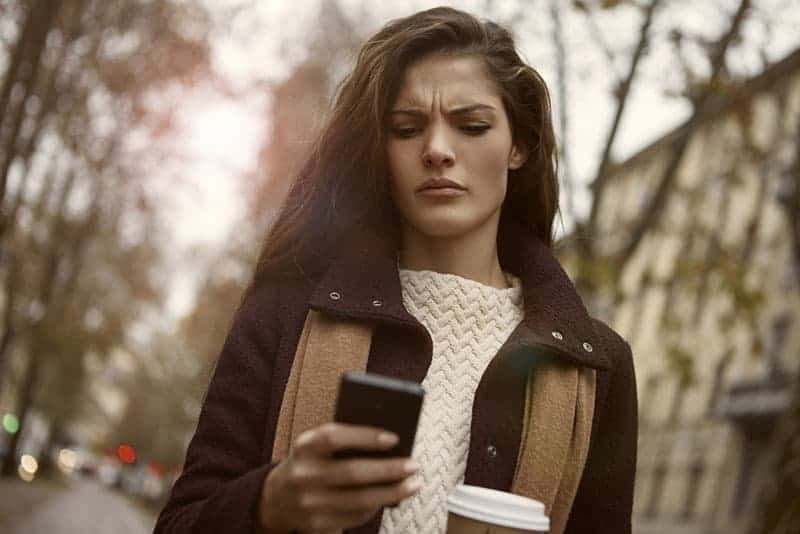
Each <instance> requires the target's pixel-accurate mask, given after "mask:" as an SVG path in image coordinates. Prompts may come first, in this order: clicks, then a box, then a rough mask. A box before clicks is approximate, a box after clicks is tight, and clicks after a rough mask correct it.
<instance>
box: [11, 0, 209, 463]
mask: <svg viewBox="0 0 800 534" xmlns="http://www.w3.org/2000/svg"><path fill="white" fill-rule="evenodd" d="M52 7H53V6H52V3H50V2H47V1H46V0H38V1H33V2H9V3H6V7H5V9H8V10H9V11H13V12H15V13H17V14H18V15H17V16H18V20H20V31H19V34H18V38H17V40H16V41H15V42H14V43H13V44H12V45H10V46H11V48H10V49H9V51H8V52H9V55H10V57H11V59H10V61H9V63H8V68H7V70H6V72H5V73H4V79H3V86H2V91H0V103H2V109H3V114H2V115H1V116H2V124H0V126H2V130H1V131H0V134H1V135H0V139H1V140H2V147H3V149H2V152H0V156H1V157H0V162H2V165H0V171H2V176H0V185H2V189H0V201H2V204H1V205H0V206H1V207H2V214H0V215H2V216H1V217H0V239H2V248H3V259H4V262H3V264H2V266H1V267H2V272H3V274H4V275H5V277H4V280H3V282H4V283H3V288H4V293H5V298H4V299H3V306H4V308H3V310H2V314H3V325H4V328H3V330H2V337H0V369H2V368H3V367H4V366H5V362H6V356H7V355H8V354H9V353H10V351H11V350H12V349H14V350H15V351H16V352H15V353H16V354H19V355H20V356H21V358H22V365H21V370H20V372H19V376H18V377H16V381H13V380H12V381H9V382H6V383H7V384H11V385H14V384H15V385H16V386H17V399H16V411H17V412H18V413H19V415H20V420H21V426H22V427H24V424H25V419H26V416H27V414H28V413H29V410H30V408H31V407H33V406H38V407H39V408H44V409H47V410H48V411H49V412H50V415H51V416H52V417H53V418H54V420H55V424H56V429H57V430H58V427H59V425H60V424H63V423H64V421H65V420H66V418H67V417H69V416H70V415H72V414H74V413H75V412H76V411H77V410H78V409H79V406H80V405H81V399H80V395H81V391H82V390H81V389H79V388H74V387H70V386H71V385H72V386H74V385H75V384H80V383H81V381H82V379H83V376H84V372H85V369H84V366H83V364H82V362H83V359H84V357H85V356H86V355H87V354H99V355H100V356H101V357H102V356H104V355H105V354H106V353H107V352H108V351H109V350H110V347H112V346H114V345H115V344H117V343H122V342H123V341H122V339H123V338H124V337H125V336H126V335H128V331H129V329H130V328H131V326H132V325H134V324H136V323H137V322H140V321H141V320H142V317H143V315H144V314H145V313H146V312H147V307H148V306H153V305H158V302H159V300H160V298H161V296H162V295H161V294H160V292H159V291H158V290H157V289H156V285H157V284H158V283H159V280H158V278H157V276H158V268H159V257H160V256H161V254H162V252H161V250H160V247H161V246H163V244H162V243H159V242H158V240H157V239H156V238H155V236H157V235H158V232H157V231H155V230H156V225H157V224H158V221H157V218H156V211H155V208H156V206H154V205H153V204H152V202H151V200H150V199H149V192H148V189H149V184H148V182H147V180H146V179H145V176H144V175H143V173H144V172H145V169H146V167H145V165H144V164H145V163H146V162H148V161H150V162H152V161H153V158H158V157H162V154H160V153H159V152H158V151H157V150H153V147H155V146H157V145H152V146H148V147H145V148H144V149H142V150H141V151H140V152H136V153H132V152H131V151H130V149H129V148H127V145H128V139H129V137H130V134H131V131H134V132H135V133H137V134H138V135H139V136H140V137H141V136H143V135H147V136H150V137H151V138H152V137H153V136H154V135H158V134H163V133H164V132H165V131H166V129H167V128H168V127H169V125H170V120H169V113H161V114H160V115H156V114H154V113H152V111H151V110H150V109H149V107H148V103H147V98H148V95H149V94H150V92H151V91H153V90H156V89H160V88H162V89H163V88H164V87H165V86H167V85H169V84H175V83H186V82H188V81H191V80H192V77H193V76H195V75H197V74H198V73H199V72H202V71H203V70H204V69H205V68H206V65H207V59H208V47H207V43H206V40H205V39H206V31H207V29H206V28H205V15H204V12H203V11H202V10H200V9H199V8H196V7H193V6H190V5H187V4H184V3H179V2H173V1H171V0H156V1H124V0H117V1H112V2H108V1H99V0H70V1H65V2H60V3H58V6H57V7H58V9H52ZM187 29H190V30H192V31H187ZM192 32H194V33H192ZM19 88H21V90H20V89H19ZM7 185H12V186H13V187H6V186H7ZM12 193H13V196H11V194H12ZM132 230H133V232H132ZM0 376H4V375H0ZM4 378H5V376H4ZM0 385H2V383H0ZM43 386H47V387H46V389H45V388H44V387H43ZM59 392H60V393H61V394H62V396H60V397H57V396H56V395H57V394H58V393H59ZM19 436H20V434H19V433H17V434H15V435H14V436H13V437H12V439H11V443H10V452H9V453H8V454H7V455H6V457H5V459H4V465H3V473H4V474H11V473H14V472H15V471H16V465H15V463H16V454H15V452H14V451H15V449H16V446H17V442H18V439H19Z"/></svg>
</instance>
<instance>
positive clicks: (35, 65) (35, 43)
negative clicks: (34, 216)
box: [0, 1, 61, 203]
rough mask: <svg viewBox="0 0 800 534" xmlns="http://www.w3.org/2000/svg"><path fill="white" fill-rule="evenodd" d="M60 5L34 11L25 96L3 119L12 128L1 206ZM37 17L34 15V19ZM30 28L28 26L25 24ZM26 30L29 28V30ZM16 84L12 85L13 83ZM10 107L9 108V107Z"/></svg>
mask: <svg viewBox="0 0 800 534" xmlns="http://www.w3.org/2000/svg"><path fill="white" fill-rule="evenodd" d="M60 5H61V2H57V3H50V2H47V1H43V2H39V4H37V6H38V7H39V9H38V10H32V11H31V15H32V17H31V18H32V21H31V24H33V26H34V28H33V30H32V31H33V36H32V38H31V43H30V52H29V53H28V54H27V62H28V64H29V65H30V73H29V74H28V76H27V78H26V79H25V82H24V84H25V89H24V90H25V96H24V97H23V98H22V100H21V101H20V104H19V106H17V107H16V109H13V110H10V109H4V113H3V118H6V117H8V118H10V120H11V125H10V129H9V134H8V138H7V139H5V140H4V143H3V145H4V147H3V151H2V153H1V154H2V160H0V203H2V202H3V199H5V194H6V186H7V184H8V171H9V169H10V168H11V164H12V162H13V161H14V157H15V156H16V147H17V138H18V137H19V130H20V127H21V126H22V121H23V119H24V118H25V103H26V102H27V100H28V98H29V97H30V96H31V95H32V94H33V93H34V91H35V88H36V79H37V77H38V75H39V72H40V70H41V68H40V65H39V63H40V62H41V57H42V52H43V51H44V48H45V45H46V43H47V35H48V33H50V28H51V27H52V25H53V22H54V21H55V17H56V13H58V9H59V7H60ZM34 15H35V16H34ZM26 25H27V24H26ZM26 29H27V28H26ZM12 85H13V82H12ZM7 107H8V106H6V108H7ZM6 111H9V113H6Z"/></svg>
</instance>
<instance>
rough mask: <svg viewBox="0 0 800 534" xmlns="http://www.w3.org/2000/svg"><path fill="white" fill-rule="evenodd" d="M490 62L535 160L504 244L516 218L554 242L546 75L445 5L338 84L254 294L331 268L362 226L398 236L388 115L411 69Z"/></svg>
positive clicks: (517, 190)
mask: <svg viewBox="0 0 800 534" xmlns="http://www.w3.org/2000/svg"><path fill="white" fill-rule="evenodd" d="M433 53H440V54H448V55H458V56H475V57H479V58H482V59H483V60H484V61H485V65H486V67H487V68H488V71H489V72H490V73H491V75H492V77H493V78H494V80H495V81H496V85H497V87H498V90H499V92H500V95H501V97H502V101H503V105H504V107H505V111H506V114H507V115H508V119H509V124H510V126H511V134H512V139H513V142H514V143H516V144H517V146H520V147H521V148H523V149H527V151H528V159H527V161H526V162H525V164H524V165H523V166H522V167H520V168H519V169H517V170H514V171H510V174H509V183H508V190H507V194H506V198H505V201H504V202H503V206H502V209H501V218H500V226H499V229H498V240H501V241H502V240H504V239H506V238H508V237H509V236H505V234H506V233H508V230H507V228H506V227H507V222H508V221H509V219H510V218H514V219H516V220H517V221H519V222H522V223H523V224H525V225H527V226H528V227H529V228H531V229H532V230H533V231H534V232H535V234H536V235H537V236H538V237H539V238H540V239H541V240H542V241H543V242H544V243H545V244H546V245H547V246H552V240H553V237H552V231H553V219H554V217H555V215H556V213H557V211H558V180H557V177H556V172H557V171H556V168H557V159H556V150H555V135H554V133H553V126H552V119H551V112H550V96H549V93H548V90H547V86H546V85H545V83H544V80H543V79H542V77H541V76H540V75H539V73H537V72H536V71H535V70H534V69H533V68H531V67H530V66H529V65H527V64H525V62H524V61H523V60H522V59H521V58H520V56H519V55H518V54H517V51H516V47H515V44H514V40H513V37H512V35H511V33H510V32H509V31H508V30H507V29H505V28H503V27H502V26H499V25H498V24H496V23H494V22H491V21H480V20H478V19H477V18H475V17H474V16H472V15H470V14H469V13H465V12H464V11H460V10H457V9H453V8H450V7H436V8H433V9H428V10H425V11H420V12H418V13H415V14H413V15H410V16H408V17H404V18H400V19H396V20H393V21H390V22H389V23H387V24H386V25H385V26H384V27H383V28H382V29H381V30H380V31H378V32H377V33H376V34H375V35H373V36H372V37H371V38H369V39H368V40H367V41H366V43H364V45H363V46H362V47H361V49H360V51H359V53H358V57H357V61H356V65H355V68H354V69H353V71H352V72H351V73H350V74H349V75H348V76H347V77H346V78H344V80H342V82H341V83H340V85H339V86H338V88H337V91H336V96H335V99H334V104H333V109H332V112H331V115H330V120H329V121H328V122H327V124H326V125H325V126H324V128H323V129H322V131H321V132H320V134H319V136H318V137H317V139H316V141H315V143H314V144H313V146H312V149H311V153H310V155H309V156H308V159H307V160H306V161H305V163H304V165H303V166H302V167H301V169H300V171H299V172H298V174H297V176H296V178H295V181H294V183H293V185H292V187H291V189H290V190H289V193H288V195H287V197H286V200H285V201H284V204H283V206H282V208H281V210H280V212H279V214H278V216H277V218H276V220H275V222H274V223H273V225H272V228H271V230H270V232H269V235H268V236H267V239H266V242H265V243H264V246H263V248H262V250H261V253H260V256H259V259H258V264H257V266H256V271H255V275H254V277H253V280H252V282H251V285H250V287H249V288H248V290H247V291H246V292H245V297H246V296H247V295H248V294H250V293H251V292H252V291H254V290H255V289H256V288H258V287H260V286H261V284H262V283H263V282H264V281H266V280H267V279H270V278H273V277H284V276H288V277H298V276H303V275H307V274H309V273H310V272H313V271H315V270H318V269H321V268H324V266H325V264H326V261H327V260H328V259H329V258H330V256H331V254H332V253H333V252H334V251H335V250H336V249H337V244H338V243H339V242H340V241H341V240H342V239H347V236H348V233H350V232H351V231H352V230H353V229H354V228H355V226H356V225H358V226H361V225H369V226H370V227H372V228H378V229H379V231H384V232H388V233H389V234H391V235H392V237H393V239H398V237H399V227H400V223H399V219H398V213H397V210H396V208H395V207H394V205H393V202H392V200H391V196H390V193H389V172H388V169H389V164H388V158H387V155H386V151H385V139H386V135H387V121H388V110H389V109H390V106H391V105H392V104H393V103H394V100H395V98H396V97H397V94H398V92H399V89H400V85H401V82H402V76H403V73H404V71H405V69H406V67H408V66H409V65H410V64H411V63H412V62H414V61H415V60H418V59H420V58H422V57H423V56H426V55H429V54H433Z"/></svg>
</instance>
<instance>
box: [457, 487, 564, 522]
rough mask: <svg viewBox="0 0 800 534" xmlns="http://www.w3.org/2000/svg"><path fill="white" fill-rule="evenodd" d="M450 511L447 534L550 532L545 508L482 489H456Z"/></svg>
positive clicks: (509, 494) (524, 499)
mask: <svg viewBox="0 0 800 534" xmlns="http://www.w3.org/2000/svg"><path fill="white" fill-rule="evenodd" d="M447 510H448V515H447V534H478V533H480V534H487V533H489V534H529V533H531V532H536V533H537V534H538V533H543V534H544V533H547V532H548V531H549V530H550V520H549V519H548V517H547V516H546V515H545V513H544V504H542V503H540V502H539V501H536V500H533V499H529V498H527V497H523V496H521V495H514V494H513V493H508V492H505V491H497V490H493V489H489V488H482V487H480V486H469V485H466V484H460V485H458V486H456V487H455V489H453V491H452V493H450V496H449V497H448V498H447ZM487 527H488V529H487Z"/></svg>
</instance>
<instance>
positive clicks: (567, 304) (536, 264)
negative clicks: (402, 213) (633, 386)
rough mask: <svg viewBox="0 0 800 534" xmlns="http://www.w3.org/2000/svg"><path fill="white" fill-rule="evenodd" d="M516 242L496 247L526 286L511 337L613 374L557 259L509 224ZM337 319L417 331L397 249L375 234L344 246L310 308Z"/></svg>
mask: <svg viewBox="0 0 800 534" xmlns="http://www.w3.org/2000/svg"><path fill="white" fill-rule="evenodd" d="M510 225H511V227H512V228H513V231H512V232H510V233H509V235H513V236H514V239H513V242H511V243H508V244H507V245H506V246H503V244H502V243H501V244H500V246H499V247H498V255H499V258H500V263H501V265H502V267H503V269H504V270H507V271H510V272H511V273H512V274H514V275H516V276H518V277H519V278H520V279H521V281H522V295H523V301H524V311H525V317H524V319H523V321H522V322H521V323H520V325H519V327H518V328H517V330H515V332H514V334H512V338H513V339H512V340H511V341H512V342H513V343H514V345H515V346H516V344H517V343H520V344H521V345H545V346H547V347H549V348H551V349H553V352H554V353H555V354H557V355H560V356H563V357H564V358H566V359H567V360H569V361H571V362H572V363H575V364H578V365H584V366H588V367H593V368H595V369H609V368H610V364H609V361H608V358H607V357H606V354H605V350H604V347H603V346H602V344H601V341H600V337H599V336H598V334H597V331H596V329H595V326H594V323H593V321H592V319H591V317H590V316H589V313H588V311H587V310H586V307H585V306H584V304H583V302H582V301H581V298H580V297H579V295H578V293H577V290H576V289H575V286H574V285H573V284H572V282H571V280H570V279H569V277H568V276H567V274H566V273H565V272H564V270H563V269H562V267H561V265H560V264H559V262H558V260H557V259H556V257H555V256H554V255H553V252H552V251H551V250H550V249H549V248H548V247H547V246H545V245H544V243H542V241H541V240H540V239H539V238H538V237H537V236H536V235H535V234H534V233H533V232H532V231H531V230H530V229H529V228H528V227H527V226H524V225H522V224H520V223H517V222H513V221H512V222H511V223H510ZM309 304H310V306H311V307H312V308H314V309H316V310H319V311H324V312H328V313H331V314H334V315H339V316H345V317H352V318H357V319H368V320H376V321H385V322H393V323H400V324H405V325H417V326H418V325H419V322H418V321H417V320H416V318H414V317H413V316H412V315H411V314H409V312H408V311H407V310H406V308H405V306H404V305H403V298H402V289H401V285H400V275H399V272H398V270H397V252H396V248H395V246H394V244H393V242H392V241H391V240H390V239H389V238H387V237H383V236H382V235H379V234H378V233H376V232H375V231H372V230H370V229H366V228H365V229H362V230H360V231H358V232H357V233H356V234H355V235H353V236H352V239H349V240H347V241H346V243H345V244H344V246H343V247H342V248H341V250H340V252H339V253H338V254H337V255H336V256H335V257H334V258H333V260H332V261H331V263H330V265H329V266H328V268H327V270H326V271H325V272H324V274H322V277H321V278H320V280H319V283H318V284H317V286H316V288H315V289H314V291H313V293H312V295H311V299H310V302H309Z"/></svg>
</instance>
